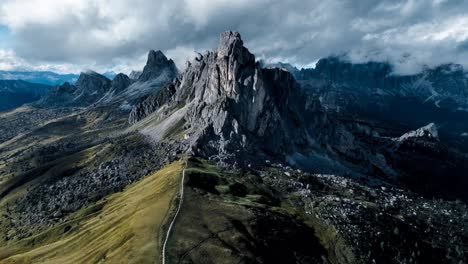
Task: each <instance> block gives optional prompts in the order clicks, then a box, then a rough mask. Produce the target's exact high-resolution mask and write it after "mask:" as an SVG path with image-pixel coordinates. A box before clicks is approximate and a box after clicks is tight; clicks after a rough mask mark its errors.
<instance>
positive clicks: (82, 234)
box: [0, 161, 183, 263]
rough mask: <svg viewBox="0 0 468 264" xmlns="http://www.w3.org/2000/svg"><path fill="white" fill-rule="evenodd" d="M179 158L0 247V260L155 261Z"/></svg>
mask: <svg viewBox="0 0 468 264" xmlns="http://www.w3.org/2000/svg"><path fill="white" fill-rule="evenodd" d="M182 169H183V162H181V161H179V162H176V163H173V164H171V165H169V166H167V167H165V168H164V169H162V170H160V171H158V172H156V173H153V174H151V175H149V176H147V177H146V178H144V179H143V180H141V181H139V182H137V183H135V184H133V185H131V186H129V187H128V188H126V189H125V190H124V191H123V192H119V193H116V194H113V195H110V196H108V197H106V198H104V199H102V200H100V201H98V202H97V203H95V204H93V205H92V206H89V207H87V208H84V209H82V210H80V211H78V212H77V213H75V214H73V215H71V216H70V217H69V218H68V219H67V220H66V221H65V222H63V223H61V224H60V225H57V226H56V227H54V228H52V229H50V230H47V231H45V232H43V233H40V234H38V235H36V236H33V237H30V238H27V239H24V240H20V241H17V242H15V243H12V244H8V245H6V246H3V247H1V248H0V259H1V260H0V263H159V262H160V258H161V256H160V254H161V250H160V248H161V240H162V237H164V234H163V233H164V232H163V231H164V229H163V226H164V223H166V221H167V220H168V219H169V216H170V215H171V212H172V209H173V208H174V206H175V198H176V196H177V191H178V187H179V183H180V177H181V171H182Z"/></svg>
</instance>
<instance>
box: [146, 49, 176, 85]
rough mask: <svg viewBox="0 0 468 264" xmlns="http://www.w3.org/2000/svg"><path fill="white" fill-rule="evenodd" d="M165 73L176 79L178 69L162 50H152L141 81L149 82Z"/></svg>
mask: <svg viewBox="0 0 468 264" xmlns="http://www.w3.org/2000/svg"><path fill="white" fill-rule="evenodd" d="M165 71H168V75H169V77H170V78H174V77H175V76H176V74H177V67H176V66H175V63H174V61H172V60H170V59H167V57H166V55H164V53H163V52H162V51H160V50H158V51H154V50H150V51H149V53H148V61H147V62H146V66H145V68H144V69H143V72H142V73H141V75H140V77H139V80H140V81H143V82H145V81H148V80H150V79H154V78H158V77H159V76H161V74H162V73H163V72H165Z"/></svg>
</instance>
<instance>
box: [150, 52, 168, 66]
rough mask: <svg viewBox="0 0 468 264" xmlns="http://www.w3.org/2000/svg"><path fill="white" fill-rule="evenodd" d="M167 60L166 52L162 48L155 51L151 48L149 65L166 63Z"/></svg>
mask: <svg viewBox="0 0 468 264" xmlns="http://www.w3.org/2000/svg"><path fill="white" fill-rule="evenodd" d="M166 62H167V57H166V55H164V53H163V52H162V51H160V50H157V51H154V50H150V51H149V53H148V60H147V62H146V64H147V65H154V64H164V63H166Z"/></svg>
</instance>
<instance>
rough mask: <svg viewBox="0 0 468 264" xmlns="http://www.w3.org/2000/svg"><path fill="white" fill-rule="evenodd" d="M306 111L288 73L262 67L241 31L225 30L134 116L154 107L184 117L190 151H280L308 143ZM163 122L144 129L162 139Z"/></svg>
mask: <svg viewBox="0 0 468 264" xmlns="http://www.w3.org/2000/svg"><path fill="white" fill-rule="evenodd" d="M159 109H164V111H163V113H162V114H160V112H158V111H157V110H159ZM305 111H306V109H305V100H304V99H303V96H301V90H300V88H299V86H298V84H297V83H296V81H295V80H294V77H293V76H292V75H291V74H290V73H289V72H287V71H283V70H280V69H264V68H262V67H261V66H260V65H259V63H257V62H256V61H255V56H254V55H253V54H251V53H250V52H249V51H248V50H247V48H245V47H244V45H243V41H242V39H241V37H240V35H239V33H237V32H225V33H223V34H221V38H220V43H219V47H218V49H217V50H215V51H212V52H207V53H205V54H203V55H201V54H200V55H199V56H198V57H197V58H196V59H195V60H194V61H192V62H190V63H189V64H188V66H187V68H186V69H185V71H184V72H182V73H181V74H180V76H179V77H178V78H177V80H175V81H174V83H173V84H171V85H169V86H167V87H166V88H165V89H162V90H161V91H160V92H158V93H157V94H156V95H155V96H152V97H149V98H148V99H147V100H145V101H144V102H142V103H141V104H140V105H139V106H137V107H136V108H135V109H134V111H133V112H132V113H131V115H130V116H131V119H130V121H131V122H135V121H137V120H141V119H143V118H145V117H147V116H149V115H150V114H152V113H153V112H156V113H155V114H156V115H158V116H159V117H158V119H166V120H168V119H171V120H172V119H174V120H175V121H174V122H172V123H173V124H177V123H178V122H179V121H181V122H183V124H182V126H183V127H184V131H185V136H186V138H188V141H189V145H190V148H191V150H192V151H194V152H202V153H205V154H206V155H211V154H215V153H225V154H229V153H240V152H246V151H247V152H249V151H252V150H253V149H257V150H261V151H264V152H274V153H277V154H280V153H281V151H283V152H284V151H293V149H295V148H301V147H306V146H307V144H308V142H307V140H308V133H307V130H306V129H305V128H306V124H305V122H304V120H303V116H302V114H303V113H305ZM163 125H164V122H161V125H154V127H152V126H153V124H149V126H150V128H148V129H144V131H145V132H146V133H148V134H149V135H151V136H153V137H154V138H155V139H159V138H161V133H165V131H164V129H162V128H161V126H163Z"/></svg>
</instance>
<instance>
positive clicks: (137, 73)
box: [128, 71, 141, 81]
mask: <svg viewBox="0 0 468 264" xmlns="http://www.w3.org/2000/svg"><path fill="white" fill-rule="evenodd" d="M140 75H141V71H132V72H130V74H129V75H128V77H130V79H132V80H135V81H136V80H138V78H140Z"/></svg>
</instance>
